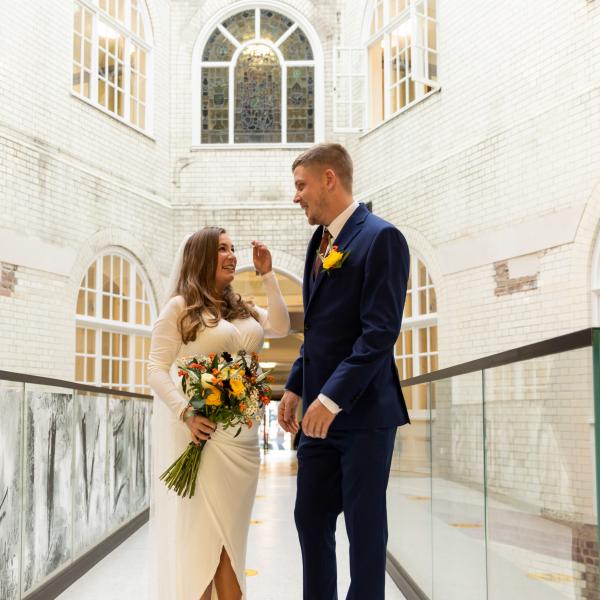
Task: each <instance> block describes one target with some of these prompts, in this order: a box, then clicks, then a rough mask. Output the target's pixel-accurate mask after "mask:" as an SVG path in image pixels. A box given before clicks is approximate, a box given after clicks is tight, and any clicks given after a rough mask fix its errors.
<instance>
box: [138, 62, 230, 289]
mask: <svg viewBox="0 0 600 600" xmlns="http://www.w3.org/2000/svg"><path fill="white" fill-rule="evenodd" d="M201 141H202V143H204V144H226V143H227V142H228V141H229V69H227V68H219V69H207V68H203V69H202V137H201ZM139 297H140V295H138V298H139Z"/></svg>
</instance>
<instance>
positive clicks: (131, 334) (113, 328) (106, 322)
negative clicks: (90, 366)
mask: <svg viewBox="0 0 600 600" xmlns="http://www.w3.org/2000/svg"><path fill="white" fill-rule="evenodd" d="M106 256H109V257H113V256H117V257H119V258H121V259H122V260H125V261H127V262H128V263H129V267H130V274H129V290H128V294H129V295H128V296H127V297H128V299H129V314H128V321H116V320H112V319H105V318H103V317H99V316H95V317H90V316H87V315H82V314H79V313H78V312H77V298H78V297H79V292H80V291H81V290H82V289H88V288H83V287H82V285H81V283H80V285H79V286H78V288H77V297H76V298H75V335H76V336H77V330H78V329H79V328H82V329H84V330H90V329H92V330H94V331H95V332H96V334H95V340H94V354H93V357H94V358H95V364H94V381H93V382H89V381H82V382H80V383H89V384H91V385H99V386H102V387H109V388H112V387H114V388H115V389H121V390H123V389H124V388H123V386H122V385H121V384H115V385H114V386H113V384H112V382H108V383H103V382H102V359H103V353H102V333H104V332H106V333H109V334H113V333H116V334H121V335H127V336H128V344H129V345H128V360H129V367H128V383H127V387H126V388H125V391H131V392H134V391H136V389H135V388H136V387H146V388H148V390H147V391H146V392H142V393H150V390H149V386H148V384H147V382H146V384H145V385H144V380H145V379H146V376H145V374H143V377H142V383H141V384H140V385H139V386H138V385H136V381H135V368H136V363H137V362H138V361H137V359H136V349H135V339H136V337H138V336H139V337H142V338H145V339H147V340H148V343H149V341H150V338H151V335H152V323H154V321H155V320H156V318H157V314H158V313H157V305H156V301H155V299H154V296H153V293H152V286H151V285H150V282H149V280H148V277H147V275H146V273H145V271H144V269H143V268H142V266H141V265H140V264H139V263H138V261H137V260H136V259H135V258H134V257H133V256H132V255H130V254H129V253H128V252H126V251H125V250H124V249H123V248H114V247H112V248H106V249H104V250H103V251H102V252H100V253H99V254H97V255H96V257H95V258H94V259H93V260H92V261H90V263H89V264H88V265H87V267H86V268H85V270H84V273H83V274H82V276H81V282H83V279H84V277H85V276H86V275H87V273H88V271H89V269H90V267H91V266H92V265H93V264H95V265H96V272H95V276H96V281H95V286H96V289H95V290H94V292H95V302H96V315H98V314H99V313H100V314H101V312H102V296H103V289H102V274H103V270H102V269H103V266H102V263H103V260H104V257H106ZM111 260H112V258H111ZM121 276H122V273H121ZM137 276H139V277H140V279H141V282H142V288H143V290H145V292H146V295H147V297H148V304H149V307H150V325H138V324H136V323H135V310H136V277H137ZM109 297H110V298H113V297H114V295H113V294H112V293H111V294H109ZM85 340H86V341H87V334H86V336H85ZM111 343H112V342H111ZM121 354H122V353H121ZM78 356H83V357H84V359H86V358H87V357H88V352H87V345H85V346H84V353H83V354H81V353H78V352H77V348H75V353H74V357H75V359H76V358H77V357H78ZM90 356H91V355H90ZM122 359H123V357H122V355H121V356H120V357H118V358H113V359H111V360H119V362H120V361H122ZM144 362H146V363H147V359H146V360H145V361H142V364H144ZM143 371H145V369H144V368H143ZM84 372H85V373H86V374H87V365H86V367H85V371H84ZM74 381H78V379H77V369H76V368H75V377H74Z"/></svg>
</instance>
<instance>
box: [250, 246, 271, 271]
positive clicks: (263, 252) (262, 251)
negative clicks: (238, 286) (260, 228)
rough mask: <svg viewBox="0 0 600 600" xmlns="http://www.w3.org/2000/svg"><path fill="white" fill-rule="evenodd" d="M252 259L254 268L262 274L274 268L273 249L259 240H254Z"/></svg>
mask: <svg viewBox="0 0 600 600" xmlns="http://www.w3.org/2000/svg"><path fill="white" fill-rule="evenodd" d="M252 260H253V261H254V268H255V269H256V270H257V271H258V272H259V273H260V274H261V275H265V274H266V273H268V272H269V271H271V269H272V268H273V258H272V257H271V251H270V250H269V249H268V248H267V247H266V246H265V244H263V243H262V242H259V241H258V240H254V241H253V242H252Z"/></svg>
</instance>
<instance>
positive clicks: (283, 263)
mask: <svg viewBox="0 0 600 600" xmlns="http://www.w3.org/2000/svg"><path fill="white" fill-rule="evenodd" d="M271 254H272V256H273V270H274V271H276V272H277V273H281V274H283V275H286V276H287V277H289V278H290V279H293V280H295V281H296V282H298V283H299V284H300V285H302V279H303V277H304V261H303V260H301V259H299V258H298V257H296V256H293V255H292V254H288V253H287V252H283V251H281V250H277V249H273V248H272V249H271ZM237 259H238V269H239V270H242V271H246V270H250V269H254V265H253V263H252V249H251V248H248V249H246V248H245V249H244V250H241V251H240V252H238V253H237Z"/></svg>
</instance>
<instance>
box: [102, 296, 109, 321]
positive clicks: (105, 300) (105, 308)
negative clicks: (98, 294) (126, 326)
mask: <svg viewBox="0 0 600 600" xmlns="http://www.w3.org/2000/svg"><path fill="white" fill-rule="evenodd" d="M102 318H103V319H110V296H108V295H106V294H102Z"/></svg>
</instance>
